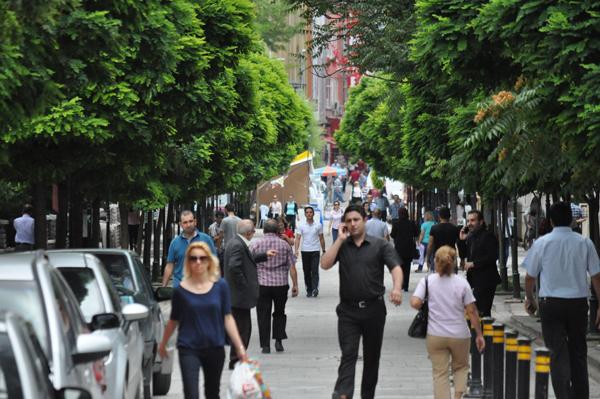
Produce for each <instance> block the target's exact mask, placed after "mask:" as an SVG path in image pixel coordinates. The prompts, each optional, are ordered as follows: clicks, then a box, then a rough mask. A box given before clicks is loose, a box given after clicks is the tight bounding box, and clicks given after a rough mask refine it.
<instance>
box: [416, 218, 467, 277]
mask: <svg viewBox="0 0 600 399" xmlns="http://www.w3.org/2000/svg"><path fill="white" fill-rule="evenodd" d="M439 216H440V222H439V223H438V224H435V225H433V226H432V227H431V231H430V232H429V244H428V245H427V256H426V257H425V259H426V260H427V269H428V270H429V272H430V273H433V272H435V263H434V262H431V263H434V264H430V260H433V259H434V258H435V257H434V256H433V255H435V253H436V251H437V250H438V249H440V248H441V247H443V246H444V245H448V246H450V247H452V248H456V241H457V240H458V234H459V232H460V230H459V229H458V227H456V226H455V225H453V224H452V223H450V209H448V208H447V207H445V206H444V207H442V208H440V211H439Z"/></svg>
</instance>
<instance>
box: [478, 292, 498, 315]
mask: <svg viewBox="0 0 600 399" xmlns="http://www.w3.org/2000/svg"><path fill="white" fill-rule="evenodd" d="M495 295H496V286H495V285H490V284H488V285H482V286H474V287H473V296H474V297H475V301H476V305H477V310H479V314H480V315H481V316H483V317H486V316H488V317H490V316H491V315H492V304H493V303H494V296H495Z"/></svg>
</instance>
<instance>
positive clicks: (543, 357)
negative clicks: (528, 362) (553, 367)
mask: <svg viewBox="0 0 600 399" xmlns="http://www.w3.org/2000/svg"><path fill="white" fill-rule="evenodd" d="M549 376H550V350H549V349H548V348H538V349H536V350H535V399H548V380H549V378H548V377H549Z"/></svg>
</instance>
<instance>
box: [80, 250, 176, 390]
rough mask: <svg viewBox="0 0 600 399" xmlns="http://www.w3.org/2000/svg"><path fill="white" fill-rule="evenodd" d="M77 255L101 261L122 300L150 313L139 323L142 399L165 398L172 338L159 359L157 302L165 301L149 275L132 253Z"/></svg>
mask: <svg viewBox="0 0 600 399" xmlns="http://www.w3.org/2000/svg"><path fill="white" fill-rule="evenodd" d="M77 251H82V252H85V253H91V254H94V255H95V256H96V257H98V258H99V259H100V260H101V261H102V263H103V264H104V266H105V267H106V271H107V272H108V274H109V275H110V278H111V279H112V281H113V283H114V284H115V287H116V288H117V291H118V292H119V295H121V297H122V298H123V299H124V300H128V301H132V302H134V303H139V304H142V305H145V306H147V307H148V309H149V310H150V314H149V315H148V317H147V318H146V319H144V320H143V321H141V322H140V329H141V331H142V335H143V336H144V341H145V346H144V398H145V399H149V398H151V397H152V395H166V394H167V393H168V392H169V388H170V386H171V373H172V371H173V358H174V357H175V356H174V354H173V352H174V351H175V339H174V338H175V336H173V337H172V338H171V340H170V341H169V344H168V345H167V352H168V353H169V357H168V358H166V359H163V358H161V357H160V355H159V354H158V345H159V344H160V342H161V341H162V336H163V333H164V330H165V324H166V323H165V320H164V318H163V315H162V312H161V310H160V306H159V304H158V301H160V300H165V299H168V298H162V297H159V296H158V292H155V290H154V289H153V287H152V281H151V280H150V275H149V274H148V271H147V270H146V269H145V268H144V265H143V264H142V262H141V260H140V258H139V256H138V255H137V254H136V253H135V252H131V251H128V250H125V249H113V248H105V249H101V248H93V249H81V250H80V249H77Z"/></svg>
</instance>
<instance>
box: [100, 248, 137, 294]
mask: <svg viewBox="0 0 600 399" xmlns="http://www.w3.org/2000/svg"><path fill="white" fill-rule="evenodd" d="M94 255H96V256H97V257H98V258H99V259H100V260H101V261H102V263H103V264H104V267H105V268H106V271H107V272H108V274H109V275H110V278H111V279H112V281H113V283H114V285H115V288H116V289H117V291H118V292H119V295H133V293H134V291H136V287H135V281H134V280H133V276H132V275H131V270H130V269H129V262H128V261H127V257H126V256H123V255H120V254H103V253H94Z"/></svg>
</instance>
